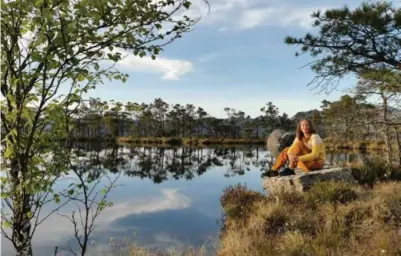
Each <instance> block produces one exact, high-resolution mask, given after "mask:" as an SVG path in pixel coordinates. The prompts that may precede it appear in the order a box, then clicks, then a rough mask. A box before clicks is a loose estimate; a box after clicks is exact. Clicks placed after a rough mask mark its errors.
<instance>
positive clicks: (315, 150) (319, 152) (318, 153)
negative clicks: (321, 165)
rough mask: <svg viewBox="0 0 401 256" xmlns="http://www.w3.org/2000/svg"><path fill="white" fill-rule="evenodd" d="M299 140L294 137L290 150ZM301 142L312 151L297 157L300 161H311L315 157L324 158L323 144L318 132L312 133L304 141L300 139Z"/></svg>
mask: <svg viewBox="0 0 401 256" xmlns="http://www.w3.org/2000/svg"><path fill="white" fill-rule="evenodd" d="M298 142H299V140H298V138H295V140H294V142H293V143H292V145H291V147H290V150H291V148H292V147H294V145H295V144H296V143H298ZM302 143H303V144H304V145H305V146H306V147H307V148H309V149H310V150H311V151H312V152H311V153H309V154H306V155H303V156H300V157H299V158H298V159H299V161H301V162H309V161H313V160H315V159H322V160H326V152H325V148H324V144H323V140H322V138H320V136H319V134H316V133H315V134H312V135H311V137H310V139H309V140H308V141H307V142H305V141H302Z"/></svg>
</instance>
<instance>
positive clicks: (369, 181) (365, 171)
mask: <svg viewBox="0 0 401 256" xmlns="http://www.w3.org/2000/svg"><path fill="white" fill-rule="evenodd" d="M354 173H355V177H356V179H357V180H358V182H359V183H360V184H364V185H370V186H372V185H374V184H377V183H379V182H382V181H388V180H398V181H401V170H400V167H399V166H396V165H393V164H390V163H388V162H387V161H385V160H383V159H379V158H377V157H376V158H365V159H364V161H363V164H362V166H360V167H355V170H354Z"/></svg>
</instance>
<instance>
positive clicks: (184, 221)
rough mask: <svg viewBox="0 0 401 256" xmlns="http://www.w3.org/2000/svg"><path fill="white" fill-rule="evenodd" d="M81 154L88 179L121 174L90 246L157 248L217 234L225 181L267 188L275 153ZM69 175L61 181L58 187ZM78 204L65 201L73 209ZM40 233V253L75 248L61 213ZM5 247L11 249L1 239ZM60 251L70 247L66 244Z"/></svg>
mask: <svg viewBox="0 0 401 256" xmlns="http://www.w3.org/2000/svg"><path fill="white" fill-rule="evenodd" d="M75 152H76V154H77V155H78V156H79V161H77V162H76V163H75V165H74V166H73V168H75V170H76V171H77V172H78V173H80V174H85V175H86V176H87V177H88V178H89V179H90V180H98V179H102V177H104V175H111V176H114V177H115V176H116V175H119V176H120V178H119V180H118V183H119V184H120V185H122V186H120V187H117V188H116V189H115V190H113V191H112V193H111V194H110V198H109V200H111V201H113V202H114V206H113V207H112V208H108V209H106V210H105V211H104V212H103V213H102V214H101V215H100V216H99V219H98V220H97V222H96V229H95V231H94V232H93V234H92V235H91V237H90V240H91V241H95V243H94V244H92V243H91V244H90V248H89V251H90V252H91V253H92V254H93V255H97V254H98V252H99V250H100V251H105V250H109V249H110V246H109V245H108V242H109V239H110V238H111V237H113V238H114V239H115V240H116V241H118V240H122V238H123V237H128V238H130V239H134V240H135V242H137V243H139V244H141V245H146V246H148V247H151V248H156V247H157V248H164V249H166V250H169V249H170V250H171V249H172V248H174V249H177V250H178V251H180V250H184V249H185V248H187V247H188V246H192V247H198V246H200V245H202V244H203V243H204V242H205V241H207V240H208V239H210V238H214V239H215V238H217V237H218V231H219V220H220V217H221V214H222V211H221V208H220V204H219V198H220V196H221V193H222V191H223V189H224V188H225V187H226V186H227V185H231V184H232V185H234V184H237V183H243V184H246V185H247V186H248V187H249V188H251V189H255V190H259V191H262V187H261V178H260V176H261V174H262V173H263V172H264V171H265V170H268V169H269V168H270V166H271V164H272V162H273V160H274V159H273V158H272V156H271V155H270V153H269V152H268V151H266V149H265V148H264V147H256V146H245V147H244V146H242V147H214V148H190V147H128V146H119V145H108V146H105V145H101V144H85V143H82V144H77V145H76V147H75ZM367 156H368V155H367V154H364V153H362V152H339V153H333V154H330V153H329V154H327V165H328V166H335V165H347V164H349V163H351V162H358V161H362V159H363V158H364V157H367ZM67 185H68V183H63V182H61V183H59V184H58V186H59V187H63V186H67ZM73 210H74V206H73V205H69V206H68V207H65V208H63V209H62V212H61V213H60V214H69V213H71V211H73ZM35 235H36V236H35V238H34V250H35V254H38V255H53V252H54V247H55V246H59V247H65V246H66V245H67V244H68V245H70V246H71V247H72V248H74V249H77V248H78V247H77V246H76V244H74V242H75V241H74V239H73V236H72V235H73V230H72V227H71V225H70V223H68V221H66V220H65V218H62V217H61V216H60V215H53V216H52V218H50V219H49V220H48V221H47V222H45V223H43V225H42V226H40V227H39V229H38V233H37V234H35ZM2 242H3V244H2V245H3V246H2V252H3V253H4V255H12V254H13V253H12V250H11V247H10V245H9V244H8V243H6V242H5V241H4V240H3V239H2ZM58 255H72V254H70V253H68V252H66V251H61V252H59V254H58Z"/></svg>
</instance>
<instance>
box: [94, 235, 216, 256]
mask: <svg viewBox="0 0 401 256" xmlns="http://www.w3.org/2000/svg"><path fill="white" fill-rule="evenodd" d="M215 249H216V245H214V244H210V241H209V244H208V243H205V244H204V245H202V246H200V247H199V248H192V247H188V248H186V249H185V250H184V251H182V250H181V251H179V250H174V249H173V250H171V249H170V250H169V251H166V250H165V249H163V247H162V246H160V247H157V246H156V247H152V248H148V247H146V246H140V245H137V244H136V243H135V242H130V241H129V240H128V239H127V238H124V239H122V240H121V241H115V240H113V239H111V240H110V243H109V248H107V252H105V251H104V248H103V249H102V248H98V250H95V251H94V252H92V254H90V255H101V256H207V255H210V251H212V252H214V251H215Z"/></svg>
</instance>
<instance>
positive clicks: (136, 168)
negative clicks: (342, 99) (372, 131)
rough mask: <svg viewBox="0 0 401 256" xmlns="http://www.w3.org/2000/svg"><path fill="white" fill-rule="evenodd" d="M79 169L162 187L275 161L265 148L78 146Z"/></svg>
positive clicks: (331, 160)
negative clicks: (212, 171) (217, 171)
mask: <svg viewBox="0 0 401 256" xmlns="http://www.w3.org/2000/svg"><path fill="white" fill-rule="evenodd" d="M76 151H77V152H79V155H80V161H79V163H78V165H79V167H80V168H81V170H82V171H83V172H88V173H90V174H89V175H91V177H92V178H93V179H96V178H97V177H99V176H100V175H101V174H103V173H104V172H107V171H109V172H112V173H124V174H125V175H127V176H130V177H139V178H141V179H150V180H152V181H153V182H154V183H157V184H159V183H162V182H163V181H166V180H169V179H175V180H179V179H185V180H191V179H193V178H195V177H197V176H201V175H202V174H204V173H205V172H206V171H208V170H210V168H212V167H219V168H226V170H225V173H224V176H225V177H232V176H236V175H243V174H245V173H246V172H248V171H250V170H251V168H256V169H259V170H260V171H261V172H262V173H263V172H264V171H266V170H269V169H270V167H271V165H272V163H273V161H274V159H273V158H272V156H271V155H270V153H269V152H268V151H266V149H265V148H264V147H256V146H247V147H244V146H241V147H214V148H191V147H134V146H133V147H124V146H121V145H108V146H107V145H88V144H84V145H78V146H77V147H76ZM360 159H361V155H360V154H357V153H355V152H341V153H335V154H330V153H328V159H327V165H331V166H333V165H336V164H337V165H338V164H341V163H343V162H348V163H349V162H355V161H359V160H360Z"/></svg>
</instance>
